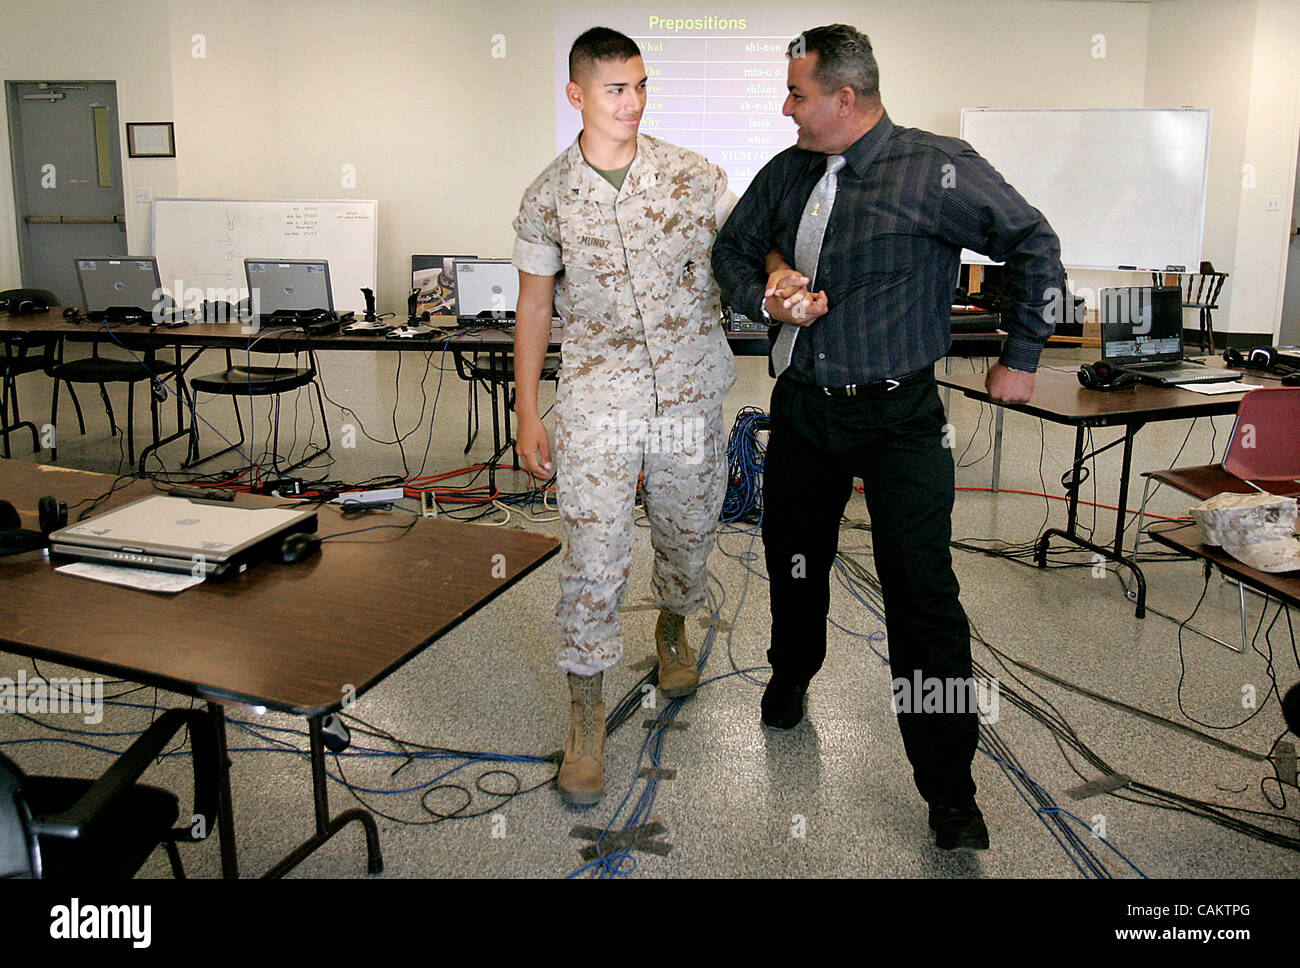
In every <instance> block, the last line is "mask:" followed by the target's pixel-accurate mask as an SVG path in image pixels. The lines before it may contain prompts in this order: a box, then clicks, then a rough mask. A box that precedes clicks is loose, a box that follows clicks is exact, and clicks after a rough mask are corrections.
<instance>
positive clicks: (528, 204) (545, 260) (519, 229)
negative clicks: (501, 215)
mask: <svg viewBox="0 0 1300 968" xmlns="http://www.w3.org/2000/svg"><path fill="white" fill-rule="evenodd" d="M543 197H544V196H543V193H542V192H541V191H539V190H538V185H536V184H533V185H531V186H529V189H528V191H526V192H524V197H523V200H522V201H521V202H520V203H519V214H518V215H516V216H515V221H514V229H515V249H514V254H513V255H512V256H511V259H510V261H511V262H512V263H513V264H514V267H515V268H516V269H518V270H519V271H520V272H527V273H528V274H529V275H534V276H553V275H555V274H556V273H557V272H559V271H560V270H561V269H563V268H564V261H563V259H562V258H561V256H560V252H561V250H560V240H559V236H558V233H557V232H556V231H555V226H556V219H555V210H554V207H551V208H550V209H549V210H548V208H547V207H546V205H545V203H544V202H543Z"/></svg>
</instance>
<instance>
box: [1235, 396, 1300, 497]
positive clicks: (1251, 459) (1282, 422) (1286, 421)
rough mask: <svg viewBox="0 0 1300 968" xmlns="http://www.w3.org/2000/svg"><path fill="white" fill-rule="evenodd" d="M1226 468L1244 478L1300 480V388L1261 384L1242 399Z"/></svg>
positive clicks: (1253, 479)
mask: <svg viewBox="0 0 1300 968" xmlns="http://www.w3.org/2000/svg"><path fill="white" fill-rule="evenodd" d="M1223 469H1224V470H1226V471H1227V472H1228V473H1229V474H1233V475H1235V476H1236V477H1240V478H1241V479H1242V480H1243V481H1295V480H1300V387H1261V388H1260V389H1258V390H1251V391H1250V392H1249V393H1247V394H1246V395H1245V396H1244V397H1242V398H1241V406H1240V407H1239V408H1238V409H1237V422H1236V423H1235V424H1234V425H1233V428H1232V439H1231V440H1229V441H1228V450H1227V453H1225V454H1224V456H1223Z"/></svg>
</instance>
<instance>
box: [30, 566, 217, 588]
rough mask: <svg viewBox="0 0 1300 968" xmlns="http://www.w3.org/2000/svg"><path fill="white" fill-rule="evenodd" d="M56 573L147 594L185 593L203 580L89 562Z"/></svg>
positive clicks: (144, 569) (63, 567) (171, 573)
mask: <svg viewBox="0 0 1300 968" xmlns="http://www.w3.org/2000/svg"><path fill="white" fill-rule="evenodd" d="M54 570H55V571H61V572H63V573H64V574H66V575H76V576H77V577H78V578H90V579H93V580H94V581H102V582H108V584H110V585H125V586H126V587H127V588H138V589H140V590H141V591H146V592H183V591H185V589H187V588H193V587H194V586H195V585H202V584H203V579H202V578H195V577H194V576H193V575H188V574H187V575H182V574H177V573H175V572H170V571H152V570H151V569H148V568H120V567H118V566H117V565H97V564H94V563H93V562H89V561H78V562H74V563H73V564H70V565H60V566H59V567H58V568H55V569H54Z"/></svg>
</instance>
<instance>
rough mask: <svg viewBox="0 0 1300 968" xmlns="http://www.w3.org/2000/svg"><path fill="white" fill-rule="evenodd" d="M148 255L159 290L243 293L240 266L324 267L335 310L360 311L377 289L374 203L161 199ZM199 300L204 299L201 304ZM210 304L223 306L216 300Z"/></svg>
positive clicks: (184, 298)
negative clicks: (317, 262)
mask: <svg viewBox="0 0 1300 968" xmlns="http://www.w3.org/2000/svg"><path fill="white" fill-rule="evenodd" d="M153 252H154V256H155V257H157V259H158V273H159V275H160V276H161V278H162V284H163V286H164V287H165V288H166V289H167V290H169V291H170V292H171V293H172V295H173V296H174V297H175V298H176V299H177V300H179V301H181V302H183V303H185V304H186V305H188V304H189V303H191V302H192V297H187V296H186V295H185V294H184V293H183V292H176V291H175V290H176V288H177V287H178V283H179V284H180V288H181V289H194V288H197V289H201V290H204V292H205V293H206V291H207V290H208V289H230V288H237V289H240V290H245V289H246V287H247V285H248V282H247V279H246V278H245V275H244V260H245V259H325V260H326V261H328V262H329V267H330V285H331V288H332V290H333V296H334V306H335V308H336V309H341V310H349V309H359V308H361V307H362V306H363V305H364V303H363V301H362V297H361V292H360V290H361V289H362V288H363V287H364V288H366V289H375V288H376V286H375V276H376V266H377V263H378V258H379V203H378V202H377V201H374V200H362V199H274V198H265V199H222V198H159V199H156V200H155V201H154V205H153ZM205 298H207V297H206V296H205ZM216 298H222V297H220V296H218V297H216Z"/></svg>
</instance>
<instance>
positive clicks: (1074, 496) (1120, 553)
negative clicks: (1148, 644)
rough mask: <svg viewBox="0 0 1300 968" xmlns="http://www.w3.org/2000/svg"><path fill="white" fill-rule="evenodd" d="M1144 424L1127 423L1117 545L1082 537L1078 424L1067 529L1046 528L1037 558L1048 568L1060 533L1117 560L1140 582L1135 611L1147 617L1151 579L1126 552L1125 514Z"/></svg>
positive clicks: (1041, 538) (1078, 543) (1137, 582)
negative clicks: (1051, 548)
mask: <svg viewBox="0 0 1300 968" xmlns="http://www.w3.org/2000/svg"><path fill="white" fill-rule="evenodd" d="M1142 426H1143V425H1142V424H1140V423H1139V424H1129V425H1126V426H1125V428H1124V437H1123V438H1122V440H1123V442H1124V457H1123V465H1122V467H1123V469H1122V471H1121V473H1120V485H1119V505H1118V507H1119V509H1118V511H1117V512H1116V518H1117V519H1116V523H1115V544H1114V546H1113V547H1107V546H1106V545H1099V544H1094V543H1093V542H1091V541H1087V540H1085V539H1083V538H1081V537H1079V534H1078V529H1077V524H1078V519H1079V484H1080V480H1079V474H1080V471H1081V470H1082V469H1083V431H1084V428H1083V427H1082V426H1079V427H1076V428H1075V431H1074V465H1073V469H1072V473H1071V475H1070V484H1069V491H1070V501H1069V510H1068V512H1067V514H1066V527H1065V530H1064V531H1062V530H1061V529H1059V528H1048V529H1047V530H1046V531H1044V532H1043V533H1042V534H1041V535H1039V536H1038V541H1037V542H1036V543H1035V545H1034V561H1035V562H1036V563H1037V565H1038V567H1039V568H1046V567H1047V549H1048V546H1049V545H1050V544H1051V541H1052V537H1053V536H1056V537H1058V538H1063V539H1065V540H1066V541H1069V542H1070V543H1071V544H1076V545H1078V546H1079V547H1080V548H1085V549H1087V550H1088V551H1091V552H1092V553H1093V554H1095V555H1099V556H1100V557H1102V558H1105V559H1106V560H1108V561H1113V562H1115V564H1117V565H1123V566H1124V567H1126V568H1128V569H1129V571H1131V572H1132V573H1133V579H1134V581H1135V582H1136V584H1137V597H1136V599H1135V601H1136V611H1135V614H1136V617H1137V618H1146V614H1147V608H1146V606H1147V581H1146V576H1145V575H1144V574H1142V569H1141V568H1139V567H1138V564H1137V562H1136V561H1135V560H1133V559H1132V558H1129V557H1126V556H1125V554H1124V514H1125V508H1126V507H1127V505H1128V487H1129V469H1130V465H1131V461H1132V455H1133V438H1134V436H1136V434H1137V432H1138V430H1140V429H1141V428H1142ZM1117 442H1118V441H1116V442H1112V443H1110V444H1107V445H1106V447H1104V448H1101V449H1102V450H1105V449H1108V448H1109V447H1112V446H1114V443H1117ZM1095 453H1100V450H1099V451H1096V452H1095Z"/></svg>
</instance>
